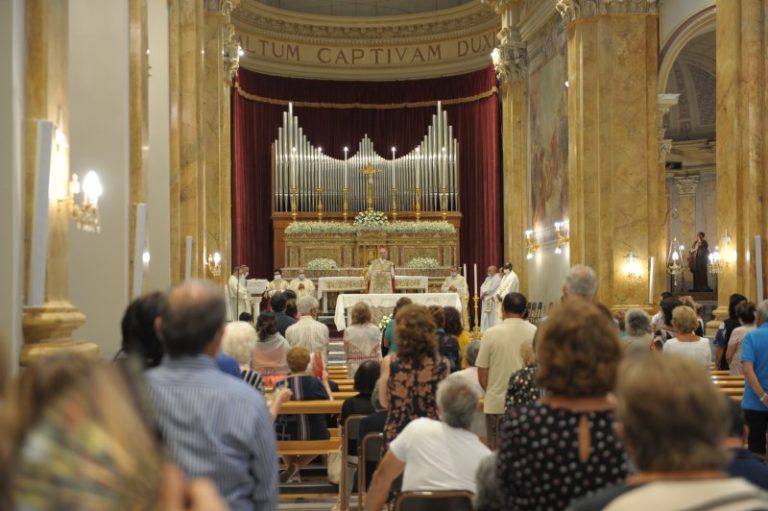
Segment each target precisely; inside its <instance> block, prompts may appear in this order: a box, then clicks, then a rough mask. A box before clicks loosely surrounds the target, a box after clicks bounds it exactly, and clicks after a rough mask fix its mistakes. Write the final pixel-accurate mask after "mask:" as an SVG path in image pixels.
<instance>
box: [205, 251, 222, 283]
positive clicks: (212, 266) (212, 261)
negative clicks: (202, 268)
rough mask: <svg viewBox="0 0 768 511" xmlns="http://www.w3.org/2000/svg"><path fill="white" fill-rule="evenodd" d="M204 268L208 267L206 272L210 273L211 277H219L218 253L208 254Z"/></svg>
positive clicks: (219, 256) (219, 262)
mask: <svg viewBox="0 0 768 511" xmlns="http://www.w3.org/2000/svg"><path fill="white" fill-rule="evenodd" d="M206 266H207V267H208V271H209V272H211V275H213V276H214V277H218V276H219V275H221V254H219V253H218V252H214V253H213V254H208V262H207V263H206Z"/></svg>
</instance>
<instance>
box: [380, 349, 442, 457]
mask: <svg viewBox="0 0 768 511" xmlns="http://www.w3.org/2000/svg"><path fill="white" fill-rule="evenodd" d="M449 373H450V363H449V362H448V360H446V359H445V358H443V357H441V356H440V355H438V354H435V355H433V356H431V357H425V358H423V359H422V360H420V361H415V362H405V361H402V360H400V359H399V358H398V357H397V355H394V356H393V357H392V360H391V363H390V373H389V380H388V381H387V390H388V393H389V410H388V413H387V421H386V423H385V424H384V450H386V449H387V447H388V446H389V443H390V442H391V441H392V440H394V439H395V437H396V436H397V435H398V434H400V432H401V431H402V430H403V429H404V428H405V426H407V425H408V423H409V422H411V421H412V420H413V419H417V418H419V417H429V418H430V419H437V418H438V417H437V384H438V383H440V381H442V380H443V379H444V378H445V377H446V376H448V374H449Z"/></svg>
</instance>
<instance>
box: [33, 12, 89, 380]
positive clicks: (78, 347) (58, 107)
mask: <svg viewBox="0 0 768 511" xmlns="http://www.w3.org/2000/svg"><path fill="white" fill-rule="evenodd" d="M68 13H69V3H68V1H67V0H27V2H26V49H27V55H26V98H25V122H26V132H25V141H24V144H25V149H24V153H25V161H24V167H25V186H24V195H25V214H24V233H25V234H24V236H25V248H24V260H25V261H26V264H25V279H24V281H25V290H26V291H27V293H28V289H29V281H30V270H29V262H30V260H31V259H30V258H31V237H32V224H33V215H34V211H33V207H34V193H35V165H36V155H37V151H38V147H37V140H36V122H35V121H37V120H41V119H45V120H49V121H51V122H53V123H54V129H55V133H56V135H55V136H54V140H55V141H54V144H53V153H52V158H51V178H50V186H49V190H50V192H49V196H50V197H51V200H50V203H49V208H48V222H49V224H48V254H47V262H46V275H45V303H44V304H43V305H42V306H36V307H29V306H27V307H25V308H24V313H23V316H22V330H23V333H24V344H23V346H22V348H21V355H20V358H21V360H20V362H21V364H22V365H26V364H29V363H31V362H33V361H34V360H36V359H38V358H40V357H42V356H45V355H47V354H49V353H54V352H60V351H73V352H80V353H86V354H90V355H95V354H96V353H97V352H98V348H97V346H96V344H94V343H92V342H86V341H81V340H76V339H74V338H73V332H74V331H75V330H76V329H77V328H78V327H80V326H81V325H83V323H85V315H84V314H83V313H82V312H80V310H78V308H77V307H75V306H74V305H73V304H72V303H70V301H69V225H70V208H69V206H68V202H67V200H66V197H67V192H68V182H69V146H68V142H67V139H68V133H69V130H68V128H69V122H68V121H69V77H68V64H69V60H68V44H67V38H68V28H69V14H68ZM28 300H29V297H28V296H27V299H26V300H25V303H29V301H28Z"/></svg>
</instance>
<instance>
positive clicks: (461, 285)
mask: <svg viewBox="0 0 768 511" xmlns="http://www.w3.org/2000/svg"><path fill="white" fill-rule="evenodd" d="M452 287H454V288H456V291H451V288H452ZM440 291H441V292H443V293H459V296H464V295H465V294H467V281H466V280H464V277H462V276H461V275H456V276H455V277H451V276H450V275H449V276H448V277H446V278H445V280H444V281H443V285H442V286H441V287H440Z"/></svg>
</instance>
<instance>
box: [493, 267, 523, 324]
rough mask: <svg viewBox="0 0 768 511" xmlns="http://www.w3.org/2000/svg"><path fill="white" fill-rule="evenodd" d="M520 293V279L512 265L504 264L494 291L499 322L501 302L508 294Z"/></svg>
mask: <svg viewBox="0 0 768 511" xmlns="http://www.w3.org/2000/svg"><path fill="white" fill-rule="evenodd" d="M519 291H520V279H519V278H518V276H517V273H515V271H514V270H513V269H512V263H509V262H508V263H506V264H505V265H504V266H502V277H501V283H500V284H499V289H498V290H497V291H496V303H497V305H496V308H497V310H498V316H499V320H501V313H502V310H501V302H503V301H504V297H505V296H507V295H508V294H509V293H518V292H519Z"/></svg>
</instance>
